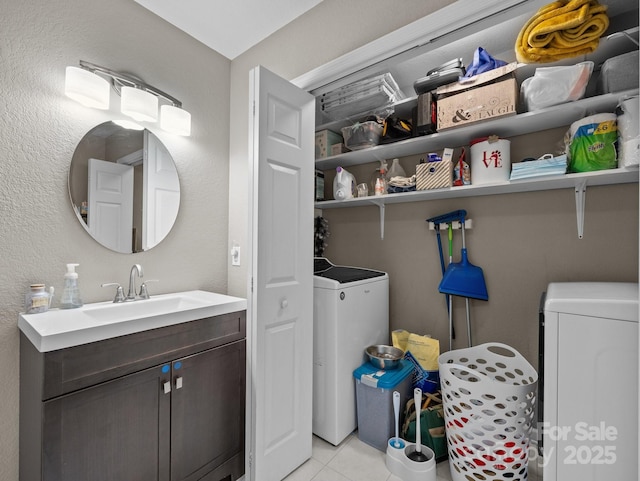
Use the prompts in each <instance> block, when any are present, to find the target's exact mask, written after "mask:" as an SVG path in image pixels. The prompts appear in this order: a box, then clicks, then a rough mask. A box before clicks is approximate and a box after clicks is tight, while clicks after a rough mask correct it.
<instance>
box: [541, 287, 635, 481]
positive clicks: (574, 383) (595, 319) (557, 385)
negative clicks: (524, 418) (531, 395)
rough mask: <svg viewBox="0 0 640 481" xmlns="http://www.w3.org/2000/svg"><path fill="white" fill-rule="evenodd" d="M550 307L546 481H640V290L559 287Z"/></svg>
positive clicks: (545, 339) (546, 324)
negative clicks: (639, 442) (639, 428)
mask: <svg viewBox="0 0 640 481" xmlns="http://www.w3.org/2000/svg"><path fill="white" fill-rule="evenodd" d="M543 299H544V317H543V318H542V319H541V321H542V325H541V334H542V336H541V339H542V343H541V347H542V348H543V349H544V351H543V355H542V356H541V360H542V361H543V363H544V364H543V367H541V370H542V373H543V377H542V381H543V383H542V386H540V387H542V389H543V393H542V398H543V403H542V406H539V410H540V408H543V410H544V411H543V412H544V414H543V416H542V418H543V423H542V425H539V426H538V429H540V430H542V434H543V436H542V441H543V446H544V448H543V451H544V465H543V466H544V467H543V478H544V480H545V481H556V480H558V481H602V480H618V479H620V480H622V479H629V480H630V479H638V284H636V283H623V282H619V283H616V282H575V283H572V282H566V283H552V284H549V287H548V289H547V292H546V299H545V298H543Z"/></svg>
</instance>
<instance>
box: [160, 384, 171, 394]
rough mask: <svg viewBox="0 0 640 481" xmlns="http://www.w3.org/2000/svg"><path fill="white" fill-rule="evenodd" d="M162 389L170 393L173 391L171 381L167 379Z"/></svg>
mask: <svg viewBox="0 0 640 481" xmlns="http://www.w3.org/2000/svg"><path fill="white" fill-rule="evenodd" d="M162 390H163V391H164V393H165V394H169V393H170V392H171V383H170V382H169V381H165V382H163V383H162Z"/></svg>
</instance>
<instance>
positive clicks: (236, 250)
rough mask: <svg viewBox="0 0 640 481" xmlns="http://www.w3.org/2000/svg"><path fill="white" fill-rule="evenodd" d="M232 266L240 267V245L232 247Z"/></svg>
mask: <svg viewBox="0 0 640 481" xmlns="http://www.w3.org/2000/svg"><path fill="white" fill-rule="evenodd" d="M231 265H232V266H239V265H240V245H239V244H235V243H234V244H233V246H232V247H231Z"/></svg>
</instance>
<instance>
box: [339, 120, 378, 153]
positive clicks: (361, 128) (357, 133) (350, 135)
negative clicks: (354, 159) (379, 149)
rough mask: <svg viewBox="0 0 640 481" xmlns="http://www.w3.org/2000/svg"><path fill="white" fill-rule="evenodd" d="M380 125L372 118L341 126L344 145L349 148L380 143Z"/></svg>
mask: <svg viewBox="0 0 640 481" xmlns="http://www.w3.org/2000/svg"><path fill="white" fill-rule="evenodd" d="M381 135H382V125H381V124H379V123H378V122H375V121H373V120H369V121H367V122H358V123H355V124H353V125H350V126H348V127H343V128H342V137H343V138H344V145H346V146H347V148H349V149H351V150H360V149H366V148H369V147H374V146H376V145H378V144H379V143H380V136H381Z"/></svg>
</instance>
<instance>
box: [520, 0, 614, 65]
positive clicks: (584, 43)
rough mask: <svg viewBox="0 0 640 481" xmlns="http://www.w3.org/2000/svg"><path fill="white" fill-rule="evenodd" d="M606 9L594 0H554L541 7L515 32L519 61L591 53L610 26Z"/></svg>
mask: <svg viewBox="0 0 640 481" xmlns="http://www.w3.org/2000/svg"><path fill="white" fill-rule="evenodd" d="M606 11H607V7H606V6H605V5H600V4H599V3H598V2H597V0H569V1H568V2H567V1H556V2H553V3H550V4H548V5H546V6H544V7H542V8H541V9H540V10H538V11H537V12H536V13H535V15H534V16H533V17H531V18H530V19H529V20H528V21H527V23H526V24H525V25H524V26H523V27H522V30H520V33H519V34H518V39H517V40H516V45H515V50H516V58H517V59H518V62H522V63H536V62H538V63H545V62H555V61H556V60H561V59H563V58H570V57H576V56H578V55H584V54H587V53H591V52H593V51H594V50H595V49H596V48H598V43H599V41H600V37H601V36H602V34H603V33H604V32H605V31H606V30H607V28H608V27H609V17H607V13H606Z"/></svg>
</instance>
